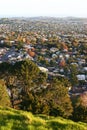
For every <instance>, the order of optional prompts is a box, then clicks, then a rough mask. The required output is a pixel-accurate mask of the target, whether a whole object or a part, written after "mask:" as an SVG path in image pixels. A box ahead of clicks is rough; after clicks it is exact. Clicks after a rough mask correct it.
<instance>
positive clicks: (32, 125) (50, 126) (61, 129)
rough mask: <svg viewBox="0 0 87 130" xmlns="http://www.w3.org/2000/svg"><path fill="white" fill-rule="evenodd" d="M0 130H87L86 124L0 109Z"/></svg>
mask: <svg viewBox="0 0 87 130" xmlns="http://www.w3.org/2000/svg"><path fill="white" fill-rule="evenodd" d="M0 130H87V124H85V123H82V122H78V123H76V122H73V121H71V120H67V119H64V118H62V117H50V116H45V115H33V114H31V113H30V112H25V111H19V110H15V109H11V108H3V107H0Z"/></svg>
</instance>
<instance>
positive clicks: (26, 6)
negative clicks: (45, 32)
mask: <svg viewBox="0 0 87 130" xmlns="http://www.w3.org/2000/svg"><path fill="white" fill-rule="evenodd" d="M86 6H87V0H7V1H6V0H1V1H0V17H36V16H51V17H69V16H72V17H87V7H86Z"/></svg>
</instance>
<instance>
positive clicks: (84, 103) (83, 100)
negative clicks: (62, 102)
mask: <svg viewBox="0 0 87 130" xmlns="http://www.w3.org/2000/svg"><path fill="white" fill-rule="evenodd" d="M73 108H74V111H73V119H74V120H75V121H82V122H86V123H87V93H83V94H82V95H80V96H79V97H77V100H75V103H74V104H73Z"/></svg>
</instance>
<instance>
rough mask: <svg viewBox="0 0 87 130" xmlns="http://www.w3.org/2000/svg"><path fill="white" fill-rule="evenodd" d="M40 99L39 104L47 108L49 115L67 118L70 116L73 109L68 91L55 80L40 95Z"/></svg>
mask: <svg viewBox="0 0 87 130" xmlns="http://www.w3.org/2000/svg"><path fill="white" fill-rule="evenodd" d="M40 97H41V99H40V98H39V100H41V104H43V106H44V105H45V106H48V109H49V115H52V116H63V117H65V118H67V117H69V116H70V115H71V114H72V111H73V109H72V105H71V101H70V97H69V95H68V90H67V88H66V87H65V86H64V85H63V84H62V83H61V82H60V81H58V80H57V79H54V80H53V81H52V82H51V85H50V86H49V87H48V88H47V89H46V90H44V91H43V92H42V93H41V95H40ZM47 111H48V110H47Z"/></svg>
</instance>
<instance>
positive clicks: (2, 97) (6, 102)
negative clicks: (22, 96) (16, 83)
mask: <svg viewBox="0 0 87 130" xmlns="http://www.w3.org/2000/svg"><path fill="white" fill-rule="evenodd" d="M0 105H1V106H3V107H10V106H11V102H10V97H9V95H8V92H7V88H6V86H5V82H4V81H2V80H0Z"/></svg>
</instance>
